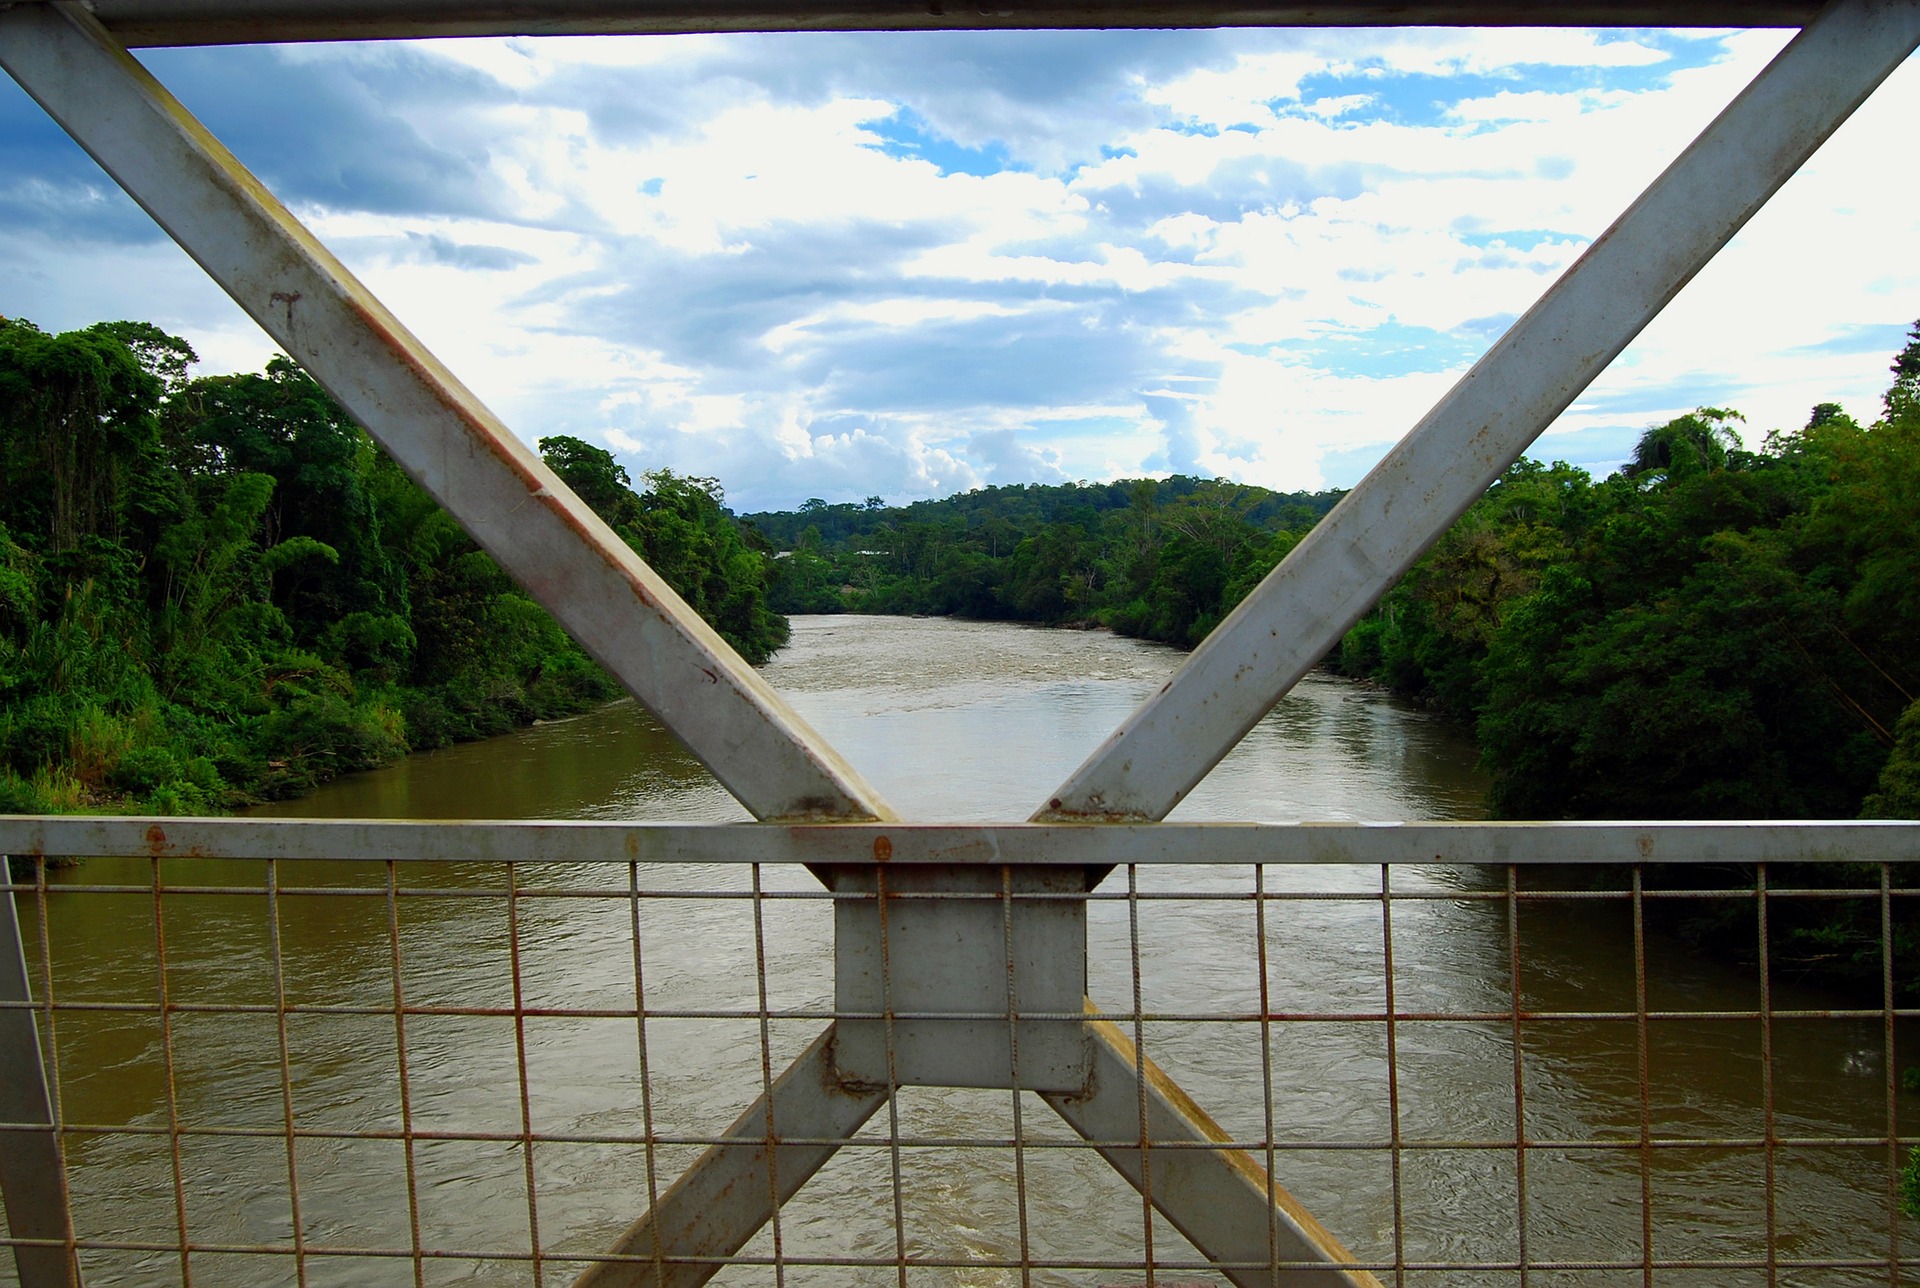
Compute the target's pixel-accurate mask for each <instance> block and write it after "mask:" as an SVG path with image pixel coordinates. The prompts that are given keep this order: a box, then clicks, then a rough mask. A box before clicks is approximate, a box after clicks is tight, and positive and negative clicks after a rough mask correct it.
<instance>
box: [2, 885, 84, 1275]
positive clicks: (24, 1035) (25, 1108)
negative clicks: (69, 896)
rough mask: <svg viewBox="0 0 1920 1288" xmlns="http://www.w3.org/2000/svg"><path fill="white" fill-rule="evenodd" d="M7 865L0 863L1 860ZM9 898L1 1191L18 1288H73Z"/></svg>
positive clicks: (61, 1193) (23, 963)
mask: <svg viewBox="0 0 1920 1288" xmlns="http://www.w3.org/2000/svg"><path fill="white" fill-rule="evenodd" d="M4 861H5V860H4V859H3V858H0V863H3V862H4ZM15 897H16V896H14V895H0V1003H5V1004H7V1005H6V1007H5V1009H0V1194H4V1196H5V1202H6V1212H7V1228H8V1230H9V1231H10V1232H11V1234H12V1237H13V1238H14V1239H16V1240H35V1241H37V1242H33V1243H15V1244H14V1246H13V1261H14V1265H15V1267H16V1268H17V1269H18V1271H19V1274H20V1285H21V1288H79V1284H80V1267H79V1265H78V1263H77V1262H76V1261H75V1258H74V1252H73V1220H72V1215H71V1213H70V1212H69V1211H68V1207H67V1170H66V1163H65V1160H64V1159H63V1158H62V1156H61V1148H60V1138H59V1137H58V1135H56V1134H55V1132H54V1112H53V1101H52V1098H51V1096H50V1094H49V1089H48V1085H47V1073H46V1067H45V1065H44V1064H43V1063H42V1061H41V1055H40V1033H39V1026H38V1025H37V1024H36V1023H35V1022H34V1015H33V1011H32V1010H30V1009H27V1008H28V1007H30V1006H31V1004H32V1000H33V999H32V995H31V993H30V991H29V988H28V983H27V980H28V976H27V959H26V953H25V949H24V946H23V945H22V943H21V941H20V918H19V915H18V913H17V911H16V910H15V907H14V899H15Z"/></svg>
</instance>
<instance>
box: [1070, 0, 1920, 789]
mask: <svg viewBox="0 0 1920 1288" xmlns="http://www.w3.org/2000/svg"><path fill="white" fill-rule="evenodd" d="M1916 43H1920V4H1916V3H1913V0H1836V2H1835V3H1834V4H1832V5H1831V6H1829V7H1828V8H1827V9H1826V10H1825V12H1824V13H1823V14H1822V15H1821V16H1820V17H1819V19H1818V20H1817V21H1815V22H1814V23H1813V24H1812V25H1811V26H1809V27H1807V28H1806V30H1804V31H1803V32H1801V33H1800V35H1799V36H1797V37H1796V38H1795V39H1794V40H1793V41H1792V42H1790V43H1789V44H1788V45H1787V47H1786V48H1785V49H1784V50H1782V51H1781V52H1780V54H1779V56H1778V57H1776V58H1775V59H1774V61H1773V62H1772V63H1771V64H1770V65H1769V66H1768V67H1767V68H1766V69H1765V70H1764V71H1762V72H1761V73H1760V75H1759V76H1758V77H1756V78H1755V79H1754V81H1753V83H1752V84H1751V85H1749V86H1748V87H1747V88H1746V89H1745V90H1743V91H1741V93H1740V94H1739V95H1738V96H1737V97H1736V98H1735V99H1734V100H1733V102H1732V103H1731V104H1729V105H1728V106H1727V108H1726V109H1725V110H1724V111H1723V112H1721V113H1720V115H1719V116H1718V117H1717V118H1716V119H1715V120H1714V122H1713V124H1711V125H1709V126H1708V127H1707V128H1706V130H1705V131H1704V132H1702V134H1701V135H1700V137H1699V138H1698V139H1696V140H1695V141H1694V142H1693V144H1692V145H1690V146H1689V147H1688V148H1687V150H1686V151H1685V152H1683V153H1682V154H1681V155H1680V157H1679V158H1678V159H1677V160H1675V161H1674V163H1673V164H1672V165H1671V166H1669V167H1668V168H1667V170H1666V172H1665V173H1664V174H1662V175H1661V176H1660V177H1659V178H1658V179H1656V180H1655V181H1654V183H1653V184H1652V186H1651V187H1649V188H1648V189H1647V191H1646V192H1645V193H1643V194H1641V196H1640V197H1639V199H1638V200H1636V201H1635V202H1634V203H1633V204H1632V205H1631V206H1630V207H1629V208H1628V209H1627V211H1626V213H1624V214H1623V215H1621V216H1620V218H1619V219H1618V220H1616V221H1615V222H1614V224H1613V226H1612V227H1611V228H1609V229H1608V230H1607V231H1606V232H1605V233H1604V234H1602V235H1601V237H1600V238H1599V239H1598V240H1597V241H1595V242H1594V243H1593V245H1592V246H1591V247H1589V248H1588V249H1587V251H1586V253H1585V254H1583V255H1582V256H1581V257H1580V258H1579V260H1578V261H1576V262H1575V263H1574V265H1573V266H1572V267H1571V268H1569V269H1568V270H1567V271H1566V273H1565V274H1564V275H1563V276H1562V277H1561V278H1560V280H1559V281H1557V282H1556V283H1554V285H1553V286H1552V287H1551V288H1550V289H1549V290H1548V291H1547V293H1546V294H1545V295H1544V296H1542V297H1541V299H1540V301H1539V302H1538V303H1536V304H1535V305H1534V306H1533V307H1532V308H1531V309H1529V310H1528V311H1527V313H1526V314H1525V315H1524V316H1522V317H1521V318H1520V320H1519V321H1517V322H1515V323H1514V324H1513V326H1512V328H1511V329H1509V330H1508V331H1507V333H1506V335H1504V336H1502V337H1501V339H1500V340H1499V342H1498V343H1496V344H1495V345H1494V346H1493V348H1492V349H1490V350H1489V351H1488V352H1487V354H1486V356H1484V357H1483V358H1481V359H1480V361H1479V362H1478V363H1476V364H1474V367H1473V369H1472V370H1470V371H1468V372H1467V374H1466V375H1464V376H1462V377H1461V378H1460V381H1459V383H1458V384H1456V385H1455V386H1454V387H1453V389H1452V390H1451V391H1450V392H1449V393H1448V394H1447V395H1446V396H1445V397H1444V398H1442V399H1441V400H1440V402H1439V403H1438V405H1436V406H1435V407H1434V409H1433V410H1432V411H1430V412H1429V413H1427V415H1426V417H1425V418H1424V419H1423V420H1422V421H1421V422H1420V423H1419V424H1417V425H1416V426H1414V428H1413V429H1412V430H1411V431H1410V432H1409V433H1408V434H1407V436H1406V437H1405V438H1404V439H1402V440H1401V441H1400V443H1399V444H1398V445H1396V446H1395V447H1394V448H1393V450H1392V451H1390V452H1388V453H1387V455H1386V457H1385V458H1384V459H1383V460H1382V461H1381V462H1380V464H1379V465H1377V466H1375V467H1374V469H1373V471H1372V472H1371V473H1370V474H1368V475H1367V477H1366V478H1365V479H1363V480H1361V482H1360V484H1359V485H1358V486H1357V487H1355V488H1354V489H1353V491H1352V492H1350V493H1348V494H1347V496H1346V497H1345V499H1343V500H1342V501H1341V502H1340V504H1339V505H1338V506H1336V507H1335V508H1334V509H1333V511H1332V513H1330V514H1329V515H1327V517H1326V518H1324V519H1322V520H1321V521H1320V523H1319V524H1318V525H1316V526H1315V527H1314V529H1313V531H1312V532H1310V533H1308V534H1307V536H1306V537H1305V538H1304V539H1303V540H1302V541H1301V542H1300V544H1299V545H1298V546H1296V547H1295V548H1294V550H1293V552H1292V553H1291V554H1290V555H1288V556H1287V558H1286V559H1285V560H1284V561H1282V562H1281V564H1280V565H1279V567H1277V568H1275V569H1274V570H1273V571H1272V572H1271V573H1269V574H1268V576H1267V577H1266V579H1265V580H1264V581H1262V582H1261V583H1260V585H1259V586H1258V587H1257V588H1256V589H1255V590H1254V592H1253V593H1252V594H1251V595H1249V596H1248V597H1247V598H1246V599H1245V600H1244V601H1242V602H1241V604H1240V606H1239V607H1238V608H1236V609H1234V611H1233V612H1232V613H1230V614H1229V615H1228V616H1227V618H1226V619H1225V620H1224V621H1222V622H1221V623H1220V625H1219V627H1218V628H1217V629H1215V630H1214V632H1213V633H1212V634H1211V635H1209V636H1208V637H1207V639H1206V641H1205V642H1204V643H1202V644H1201V645H1200V647H1199V648H1198V649H1197V650H1195V651H1194V653H1193V655H1192V656H1191V657H1189V658H1188V659H1187V661H1186V662H1185V663H1184V664H1183V665H1182V666H1181V667H1180V669H1179V670H1178V671H1177V672H1175V673H1174V676H1173V678H1172V679H1171V680H1170V681H1168V683H1167V685H1166V686H1165V687H1164V688H1163V689H1161V691H1160V692H1158V693H1156V694H1155V695H1153V696H1152V697H1150V698H1149V699H1148V700H1147V701H1146V702H1145V703H1144V704H1143V705H1142V706H1141V707H1140V708H1139V709H1138V710H1137V711H1135V712H1134V713H1133V714H1132V715H1130V716H1129V717H1128V718H1127V719H1126V721H1125V722H1124V723H1122V725H1121V726H1120V728H1119V729H1118V730H1117V731H1115V733H1114V734H1113V735H1112V736H1111V737H1110V738H1109V739H1108V740H1107V741H1106V742H1105V743H1103V744H1102V745H1101V746H1100V748H1099V749H1098V750H1096V751H1095V752H1094V753H1093V755H1092V756H1090V757H1089V758H1088V759H1087V761H1086V763H1085V764H1083V765H1082V766H1081V767H1080V768H1079V769H1077V770H1076V771H1074V773H1073V775H1072V776H1071V777H1070V778H1068V780H1067V781H1066V782H1065V783H1064V784H1063V785H1062V786H1061V787H1060V788H1059V790H1058V791H1056V792H1055V793H1053V795H1052V796H1051V797H1050V798H1049V799H1048V800H1047V801H1046V802H1044V803H1043V804H1041V806H1040V808H1039V809H1038V810H1037V811H1035V813H1034V815H1033V817H1034V818H1036V819H1062V820H1066V819H1076V818H1078V819H1123V818H1142V819H1152V818H1163V817H1165V815H1166V814H1167V812H1168V811H1169V810H1171V809H1172V808H1173V807H1174V806H1175V805H1176V804H1178V803H1179V801H1180V800H1181V799H1182V798H1183V797H1184V796H1185V795H1186V794H1187V792H1189V791H1190V790H1192V788H1193V786H1194V785H1195V784H1196V783H1198V782H1199V781H1200V780H1201V779H1202V778H1204V777H1205V776H1206V774H1207V772H1208V771H1209V770H1211V769H1212V768H1213V766H1214V765H1215V764H1217V763H1219V761H1220V759H1221V758H1222V757H1224V756H1225V755H1226V754H1227V753H1228V752H1229V751H1231V750H1232V749H1233V748H1234V746H1236V745H1237V744H1238V743H1239V741H1240V739H1241V738H1242V737H1244V736H1245V734H1246V733H1247V731H1248V730H1249V729H1251V728H1252V727H1253V726H1254V725H1255V724H1256V723H1257V722H1258V721H1259V720H1260V718H1261V717H1262V716H1264V715H1265V714H1266V713H1267V711H1268V710H1269V709H1271V708H1272V706H1273V704H1274V703H1275V702H1277V701H1279V699H1280V697H1281V696H1282V695H1283V694H1285V693H1286V692H1287V690H1288V689H1290V688H1292V687H1293V685H1294V684H1295V683H1296V682H1297V681H1298V680H1299V679H1300V677H1301V676H1302V675H1304V674H1306V672H1307V671H1308V670H1310V669H1311V668H1312V667H1313V666H1315V665H1316V664H1317V663H1318V662H1319V660H1320V659H1321V658H1322V657H1324V656H1326V654H1327V652H1328V650H1329V649H1331V648H1333V647H1334V646H1335V645H1337V644H1338V643H1339V641H1340V638H1341V636H1343V635H1344V634H1345V633H1346V632H1347V630H1348V628H1349V627H1351V626H1352V625H1353V624H1354V623H1355V622H1356V621H1358V620H1359V619H1360V617H1361V616H1362V615H1363V614H1365V613H1366V612H1367V610H1368V609H1370V608H1371V607H1372V606H1373V605H1374V604H1375V603H1376V602H1377V601H1378V600H1379V598H1380V596H1381V595H1383V594H1384V593H1386V591H1387V589H1388V588H1389V587H1391V586H1392V585H1393V584H1394V582H1395V581H1397V580H1398V579H1399V577H1400V576H1401V574H1402V573H1404V572H1405V571H1406V570H1407V569H1408V568H1410V567H1411V566H1412V565H1413V563H1414V561H1415V560H1416V559H1418V558H1419V557H1420V556H1421V555H1422V554H1423V553H1425V551H1426V550H1427V548H1428V547H1429V546H1431V545H1432V544H1433V543H1434V542H1435V541H1437V540H1438V539H1439V538H1440V536H1441V534H1443V533H1444V532H1445V531H1446V530H1447V528H1448V527H1449V526H1451V525H1452V523H1453V521H1454V520H1455V519H1457V518H1459V516H1460V515H1461V514H1462V513H1464V512H1465V511H1466V508H1467V507H1468V506H1469V505H1471V504H1472V503H1473V502H1474V501H1475V500H1476V499H1477V498H1478V497H1479V496H1480V495H1481V494H1482V493H1483V492H1485V491H1486V489H1487V487H1488V485H1489V484H1491V483H1492V482H1493V481H1494V480H1495V479H1497V478H1498V477H1499V476H1500V474H1501V472H1502V471H1504V470H1505V469H1506V468H1507V466H1509V465H1511V464H1512V463H1513V462H1514V461H1515V460H1516V459H1517V458H1518V457H1519V456H1520V454H1521V453H1522V452H1523V451H1525V450H1526V449H1527V447H1528V446H1530V445H1531V444H1532V442H1533V440H1534V439H1535V438H1536V437H1538V436H1539V434H1540V432H1541V431H1542V430H1544V429H1545V428H1546V427H1547V426H1548V425H1550V424H1552V422H1553V420H1554V418H1555V417H1556V416H1558V415H1559V414H1560V413H1561V412H1562V411H1564V410H1565V409H1566V408H1567V406H1568V405H1569V404H1571V403H1572V402H1573V400H1574V399H1575V398H1576V397H1578V396H1579V394H1580V393H1581V391H1582V390H1584V389H1585V388H1586V387H1587V385H1588V384H1589V383H1591V382H1592V380H1593V379H1594V378H1595V377H1596V376H1598V375H1599V374H1600V373H1601V372H1602V371H1604V370H1606V368H1607V365H1608V364H1609V363H1610V362H1612V361H1613V359H1614V358H1615V357H1616V356H1617V355H1618V354H1619V353H1620V351H1621V350H1622V349H1624V348H1625V347H1626V346H1627V345H1628V343H1630V342H1631V341H1632V340H1633V338H1634V337H1635V336H1637V335H1638V334H1639V333H1640V331H1641V329H1642V328H1643V327H1645V326H1646V325H1647V323H1649V322H1650V321H1652V320H1653V319H1654V318H1655V317H1656V316H1658V315H1659V313H1660V310H1661V309H1662V308H1664V307H1665V305H1666V303H1667V301H1668V300H1670V299H1672V298H1673V296H1674V295H1675V294H1677V293H1678V292H1679V290H1680V288H1681V287H1682V286H1684V285H1686V283H1687V282H1688V281H1689V280H1691V279H1692V277H1693V275H1694V274H1695V273H1697V272H1699V271H1700V269H1701V268H1702V267H1704V266H1705V265H1706V263H1707V262H1708V261H1709V260H1710V259H1712V258H1713V256H1714V254H1715V253H1716V252H1718V251H1719V249H1720V247H1721V246H1723V245H1725V244H1726V242H1727V241H1728V240H1729V239H1730V238H1731V237H1732V236H1733V235H1734V233H1736V232H1738V231H1739V230H1740V228H1741V227H1742V226H1743V225H1744V224H1745V223H1746V221H1747V220H1748V219H1749V218H1750V217H1751V216H1752V215H1753V214H1754V212H1756V211H1757V210H1759V209H1760V207H1761V206H1762V205H1763V204H1765V202H1766V201H1767V199H1768V198H1769V197H1771V196H1772V195H1773V193H1774V192H1775V191H1776V190H1777V189H1778V188H1779V187H1780V185H1781V184H1783V183H1785V182H1786V181H1787V179H1788V178H1789V177H1790V176H1791V175H1792V174H1793V173H1794V171H1795V170H1797V169H1798V168H1799V167H1800V165H1801V164H1802V163H1803V162H1804V161H1805V160H1806V159H1807V158H1808V157H1810V156H1811V155H1812V154H1813V152H1814V151H1815V149H1817V148H1818V147H1819V146H1820V144H1821V143H1822V142H1824V141H1825V140H1826V138H1827V136H1828V135H1830V134H1831V133H1832V132H1833V131H1834V130H1835V129H1837V128H1838V127H1839V126H1840V124H1841V122H1843V121H1845V120H1846V119H1847V117H1848V116H1850V115H1851V114H1852V113H1853V110H1854V109H1855V108H1856V107H1858V106H1859V105H1860V104H1861V103H1862V102H1863V101H1865V99H1866V98H1867V96H1868V95H1869V94H1871V93H1872V92H1873V91H1874V89H1875V88H1876V87H1878V86H1879V84H1880V82H1881V81H1882V80H1884V79H1885V78H1886V77H1887V76H1888V75H1889V74H1891V73H1892V71H1893V70H1894V69H1895V68H1896V67H1898V66H1899V65H1900V64H1901V63H1902V62H1904V61H1905V60H1906V57H1907V55H1908V54H1909V53H1911V52H1912V50H1913V48H1914V46H1915V44H1916Z"/></svg>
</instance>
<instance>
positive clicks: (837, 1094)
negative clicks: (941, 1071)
mask: <svg viewBox="0 0 1920 1288" xmlns="http://www.w3.org/2000/svg"><path fill="white" fill-rule="evenodd" d="M834 1037H835V1028H834V1027H833V1026H829V1027H828V1028H827V1031H826V1032H825V1033H822V1034H821V1035H820V1036H819V1037H818V1038H815V1039H814V1041H813V1044H812V1045H811V1046H809V1047H808V1048H807V1049H806V1050H805V1051H803V1052H801V1053H800V1056H799V1058H798V1059H796V1060H795V1061H794V1062H793V1064H792V1065H790V1066H788V1068H787V1071H786V1072H785V1073H783V1074H781V1075H780V1077H779V1078H778V1079H777V1080H776V1081H775V1082H774V1084H773V1097H772V1100H771V1103H769V1101H768V1098H767V1097H766V1096H764V1095H763V1096H761V1097H760V1098H759V1099H758V1100H756V1101H754V1102H753V1104H752V1105H751V1106H749V1107H748V1108H747V1110H746V1112H745V1113H742V1114H741V1115H740V1117H739V1118H737V1119H735V1120H734V1123H733V1126H731V1127H729V1128H727V1131H726V1135H727V1136H728V1137H730V1138H732V1139H733V1140H735V1141H737V1142H738V1143H737V1144H733V1143H729V1144H725V1145H715V1146H714V1147H713V1148H712V1149H709V1150H708V1151H707V1152H706V1153H705V1154H703V1155H701V1157H700V1159H699V1160H698V1161H697V1162H696V1163H695V1164H694V1165H693V1167H691V1168H689V1169H688V1171H687V1173H686V1175H684V1176H682V1177H681V1178H680V1179H679V1180H678V1181H676V1182H675V1183H674V1184H673V1187H672V1188H671V1189H669V1190H668V1191H667V1192H666V1193H665V1194H662V1195H661V1196H660V1202H659V1206H657V1207H656V1208H655V1209H654V1210H653V1211H651V1212H649V1213H647V1214H646V1215H645V1216H643V1217H642V1218H640V1220H638V1221H636V1222H635V1223H634V1224H633V1225H632V1226H631V1227H629V1228H628V1230H627V1232H626V1233H625V1234H623V1235H621V1236H620V1240H619V1242H618V1243H616V1244H614V1246H613V1249H612V1251H611V1252H610V1253H609V1254H608V1255H609V1257H611V1258H618V1259H617V1260H607V1261H601V1262H597V1263H596V1264H594V1265H593V1266H592V1267H590V1268H589V1269H588V1270H587V1271H586V1273H584V1274H582V1275H581V1276H580V1278H579V1279H577V1280H575V1281H574V1283H575V1288H641V1286H642V1285H644V1288H697V1285H700V1284H703V1283H705V1282H707V1280H709V1279H711V1278H713V1276H714V1275H716V1274H718V1273H719V1272H720V1270H721V1269H722V1268H723V1267H724V1266H725V1265H726V1262H725V1260H724V1258H727V1257H731V1256H732V1255H733V1254H734V1253H736V1252H738V1251H739V1250H740V1249H741V1247H742V1246H744V1245H745V1243H746V1241H747V1240H748V1239H749V1238H751V1237H752V1236H753V1233H754V1231H756V1230H758V1229H759V1228H760V1227H761V1226H763V1225H765V1224H766V1223H767V1222H768V1221H769V1220H771V1219H772V1218H773V1211H774V1207H775V1205H776V1203H785V1202H786V1201H787V1200H788V1199H790V1198H792V1197H793V1196H794V1194H795V1193H797V1192H798V1191H799V1189H800V1186H801V1185H802V1183H804V1182H805V1181H806V1179H807V1178H808V1177H810V1176H812V1175H813V1174H814V1173H815V1172H817V1171H819V1170H820V1169H821V1168H822V1167H823V1166H825V1165H826V1162H827V1160H828V1159H829V1158H832V1157H833V1155H834V1154H835V1152H837V1151H838V1150H839V1148H840V1142H841V1141H843V1140H846V1139H848V1138H850V1137H851V1136H852V1135H853V1134H854V1133H855V1132H857V1131H859V1130H860V1127H861V1125H862V1124H863V1123H865V1122H866V1121H867V1119H869V1118H871V1117H873V1115H874V1114H875V1113H876V1112H877V1111H878V1110H879V1108H880V1106H882V1105H884V1104H886V1103H887V1089H886V1088H885V1087H884V1086H880V1087H875V1086H868V1085H863V1084H855V1083H847V1082H844V1081H842V1080H841V1078H840V1075H839V1072H838V1070H837V1069H836V1067H835V1064H834V1059H833V1046H834ZM789 1142H798V1143H789ZM742 1231H744V1232H745V1233H744V1234H743V1233H742ZM663 1234H664V1236H665V1237H664V1239H663V1238H662V1235H663Z"/></svg>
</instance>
